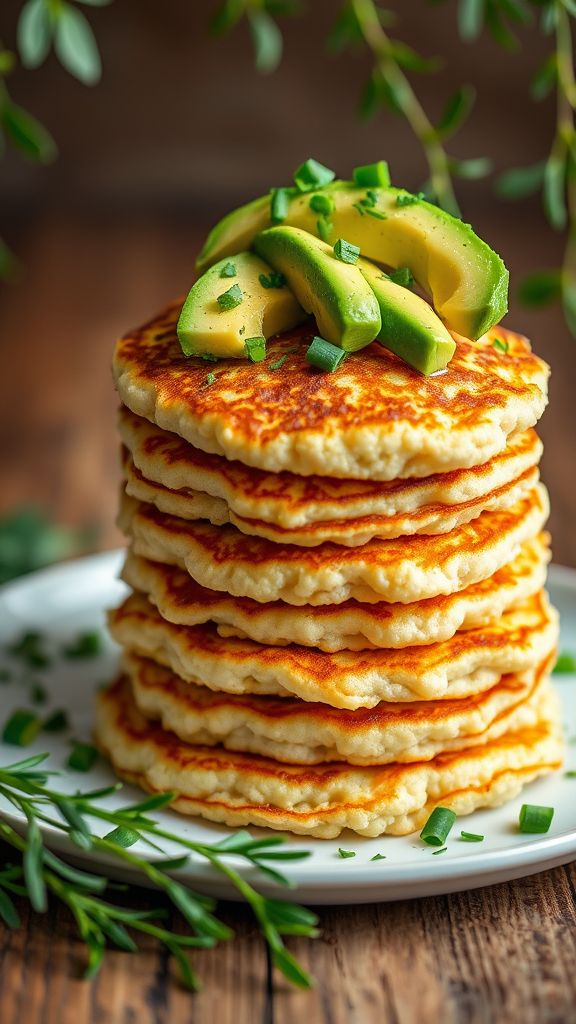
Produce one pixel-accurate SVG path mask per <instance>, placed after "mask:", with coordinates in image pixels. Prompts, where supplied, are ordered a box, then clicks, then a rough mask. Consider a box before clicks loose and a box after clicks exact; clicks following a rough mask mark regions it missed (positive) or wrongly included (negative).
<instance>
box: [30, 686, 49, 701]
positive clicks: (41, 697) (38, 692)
mask: <svg viewBox="0 0 576 1024" xmlns="http://www.w3.org/2000/svg"><path fill="white" fill-rule="evenodd" d="M47 698H48V694H47V693H46V690H45V689H44V687H43V686H41V685H40V683H33V684H32V686H31V687H30V700H31V701H32V703H33V704H45V703H46V700H47Z"/></svg>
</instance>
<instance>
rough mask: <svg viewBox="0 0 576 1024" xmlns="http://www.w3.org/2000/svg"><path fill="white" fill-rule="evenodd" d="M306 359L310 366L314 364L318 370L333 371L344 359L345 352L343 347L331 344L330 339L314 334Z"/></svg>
mask: <svg viewBox="0 0 576 1024" xmlns="http://www.w3.org/2000/svg"><path fill="white" fill-rule="evenodd" d="M306 359H307V360H308V362H309V363H310V365H311V366H315V367H316V368H317V369H318V370H325V371H326V373H333V372H334V370H337V369H338V367H339V366H340V364H341V363H343V362H344V360H345V359H346V353H345V351H344V349H342V348H338V346H337V345H333V344H332V342H331V341H326V339H325V338H319V337H318V336H316V337H315V338H313V340H312V344H311V345H310V347H309V349H308V351H307V352H306Z"/></svg>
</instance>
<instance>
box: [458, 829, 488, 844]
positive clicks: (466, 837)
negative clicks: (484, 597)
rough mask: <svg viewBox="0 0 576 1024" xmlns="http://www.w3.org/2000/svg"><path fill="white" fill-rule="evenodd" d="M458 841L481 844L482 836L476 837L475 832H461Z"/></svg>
mask: <svg viewBox="0 0 576 1024" xmlns="http://www.w3.org/2000/svg"><path fill="white" fill-rule="evenodd" d="M460 839H462V841H463V842H465V843H482V842H484V836H480V835H477V834H476V832H461V833H460Z"/></svg>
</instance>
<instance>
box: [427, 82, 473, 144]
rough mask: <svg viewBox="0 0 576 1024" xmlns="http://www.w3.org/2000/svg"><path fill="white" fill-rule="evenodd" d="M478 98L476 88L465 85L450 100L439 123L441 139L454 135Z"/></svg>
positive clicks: (437, 126)
mask: <svg viewBox="0 0 576 1024" xmlns="http://www.w3.org/2000/svg"><path fill="white" fill-rule="evenodd" d="M475 99H476V90H475V89H474V88H473V86H471V85H463V86H462V87H461V88H460V89H458V91H457V92H455V93H454V94H453V95H452V96H451V97H450V99H449V100H448V102H447V104H446V106H445V107H444V111H443V113H442V116H441V118H440V120H439V121H438V124H437V125H436V134H437V135H438V136H439V138H441V139H448V138H450V136H451V135H454V133H455V132H456V131H458V129H459V128H460V126H461V125H462V124H463V123H464V121H465V120H466V118H467V117H468V115H469V114H470V111H471V110H472V107H473V106H474V101H475Z"/></svg>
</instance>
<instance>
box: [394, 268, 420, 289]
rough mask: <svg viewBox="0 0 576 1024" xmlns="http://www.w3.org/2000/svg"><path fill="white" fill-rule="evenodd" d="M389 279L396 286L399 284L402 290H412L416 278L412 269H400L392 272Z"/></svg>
mask: <svg viewBox="0 0 576 1024" xmlns="http://www.w3.org/2000/svg"><path fill="white" fill-rule="evenodd" d="M388 277H389V278H390V280H391V281H393V282H394V284H399V285H401V286H402V288H411V287H412V285H413V284H414V277H413V276H412V271H411V270H410V267H398V269H397V270H392V271H391V272H390V273H389V274H388Z"/></svg>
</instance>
